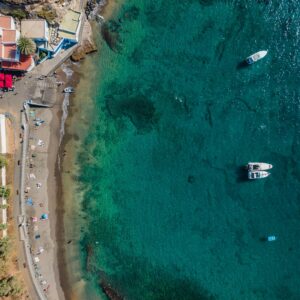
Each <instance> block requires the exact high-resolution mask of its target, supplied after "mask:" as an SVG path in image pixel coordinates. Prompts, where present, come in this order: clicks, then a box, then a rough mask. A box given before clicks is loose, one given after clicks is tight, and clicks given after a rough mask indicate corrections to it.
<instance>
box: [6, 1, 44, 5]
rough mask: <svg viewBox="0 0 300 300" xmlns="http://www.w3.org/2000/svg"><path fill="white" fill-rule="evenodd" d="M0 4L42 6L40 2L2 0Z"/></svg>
mask: <svg viewBox="0 0 300 300" xmlns="http://www.w3.org/2000/svg"><path fill="white" fill-rule="evenodd" d="M1 2H3V3H6V4H14V5H16V4H17V5H19V4H20V5H22V6H24V5H26V4H33V3H38V2H40V3H41V4H42V2H43V1H41V0H2V1H1Z"/></svg>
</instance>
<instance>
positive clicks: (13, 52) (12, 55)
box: [0, 16, 34, 71]
mask: <svg viewBox="0 0 300 300" xmlns="http://www.w3.org/2000/svg"><path fill="white" fill-rule="evenodd" d="M19 37H20V33H19V31H18V30H16V27H15V23H14V20H13V18H12V17H9V16H0V69H5V70H14V71H29V70H30V69H32V68H33V66H34V62H33V59H32V57H31V56H27V55H21V54H20V52H19V50H18V47H17V40H18V39H19Z"/></svg>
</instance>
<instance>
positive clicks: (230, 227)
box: [77, 0, 300, 300]
mask: <svg viewBox="0 0 300 300" xmlns="http://www.w3.org/2000/svg"><path fill="white" fill-rule="evenodd" d="M299 20H300V7H299V1H295V0H293V1H282V0H280V1H272V0H270V1H253V0H251V1H221V0H219V1H217V0H215V1H214V0H206V1H205V0H202V1H201V0H197V1H196V0H194V1H193V0H189V1H187V0H182V1H170V0H164V1H162V0H157V1H150V0H144V1H141V0H127V1H126V2H125V4H124V5H122V7H121V8H120V10H119V11H118V13H117V14H116V15H115V16H114V17H113V19H112V21H111V22H110V23H107V25H106V26H107V27H105V28H106V29H107V28H108V31H110V32H109V33H108V31H105V34H104V36H105V37H106V40H107V42H108V43H106V42H105V41H104V40H101V41H99V42H100V43H101V44H102V45H103V47H102V49H101V51H99V53H98V54H97V55H96V56H95V57H94V64H97V65H98V67H99V77H97V78H93V79H92V80H93V81H94V86H95V89H94V90H92V91H90V93H91V96H92V98H93V105H94V108H93V113H92V114H91V116H90V124H89V128H88V130H87V132H88V133H87V135H86V136H85V137H84V140H83V144H84V147H83V148H82V151H81V152H80V153H78V159H77V161H78V163H79V164H80V166H81V169H80V173H79V178H78V181H79V185H80V187H82V188H83V189H84V190H85V193H84V199H83V202H82V210H83V211H84V212H85V214H86V217H85V219H86V220H85V222H86V223H87V226H86V230H84V231H83V232H82V235H81V241H80V245H81V249H82V270H83V276H84V278H85V279H87V281H88V282H89V284H88V288H87V290H89V291H90V290H91V289H93V290H94V291H96V293H98V294H99V295H100V294H101V291H100V288H98V286H99V285H98V284H99V282H100V281H101V280H102V281H103V280H104V281H105V282H107V283H109V284H110V285H111V287H112V288H113V289H115V290H116V291H118V293H119V294H120V295H122V296H124V297H126V299H139V300H140V299H226V300H227V299H228V300H231V299H300V285H299V283H300V252H299V248H300V202H299V201H300V189H299V180H300V165H299V158H300V151H299V142H300V135H299V134H300V100H299V99H300V98H299V70H300V67H299V66H300V55H299V47H300V42H299V30H300V23H299ZM99 30H100V29H99ZM109 46H110V47H109ZM263 49H268V50H269V54H268V56H267V57H266V58H265V59H264V60H262V61H260V62H258V63H257V64H255V65H253V66H251V67H248V68H240V67H238V64H239V62H240V61H241V60H243V59H244V58H245V57H247V56H248V55H250V54H252V53H254V52H256V51H259V50H263ZM100 70H101V71H100ZM100 73H101V76H100ZM248 161H266V162H269V163H272V164H273V165H274V169H273V170H272V175H271V176H270V177H269V178H267V179H264V180H259V181H251V182H250V181H247V180H246V178H245V176H246V174H245V171H244V170H243V168H242V166H243V165H245V164H246V163H247V162H248ZM269 234H272V235H273V234H274V235H276V236H278V240H277V241H276V242H274V243H265V242H262V241H261V238H262V237H264V236H266V235H269ZM97 289H98V292H97ZM93 297H94V296H93ZM87 298H88V296H87Z"/></svg>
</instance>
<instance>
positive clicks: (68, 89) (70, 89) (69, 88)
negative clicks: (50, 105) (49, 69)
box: [64, 86, 75, 93]
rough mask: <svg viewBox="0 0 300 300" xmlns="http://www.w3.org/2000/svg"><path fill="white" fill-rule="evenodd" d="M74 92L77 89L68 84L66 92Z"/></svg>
mask: <svg viewBox="0 0 300 300" xmlns="http://www.w3.org/2000/svg"><path fill="white" fill-rule="evenodd" d="M74 92H75V90H74V88H73V87H71V86H68V87H66V88H65V89H64V93H74Z"/></svg>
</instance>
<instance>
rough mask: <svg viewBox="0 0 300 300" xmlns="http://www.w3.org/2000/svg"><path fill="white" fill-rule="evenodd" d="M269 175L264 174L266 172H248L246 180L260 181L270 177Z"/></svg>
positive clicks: (267, 173)
mask: <svg viewBox="0 0 300 300" xmlns="http://www.w3.org/2000/svg"><path fill="white" fill-rule="evenodd" d="M270 175H271V173H269V172H266V171H254V172H252V171H249V172H248V178H249V179H262V178H266V177H268V176H270Z"/></svg>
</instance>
